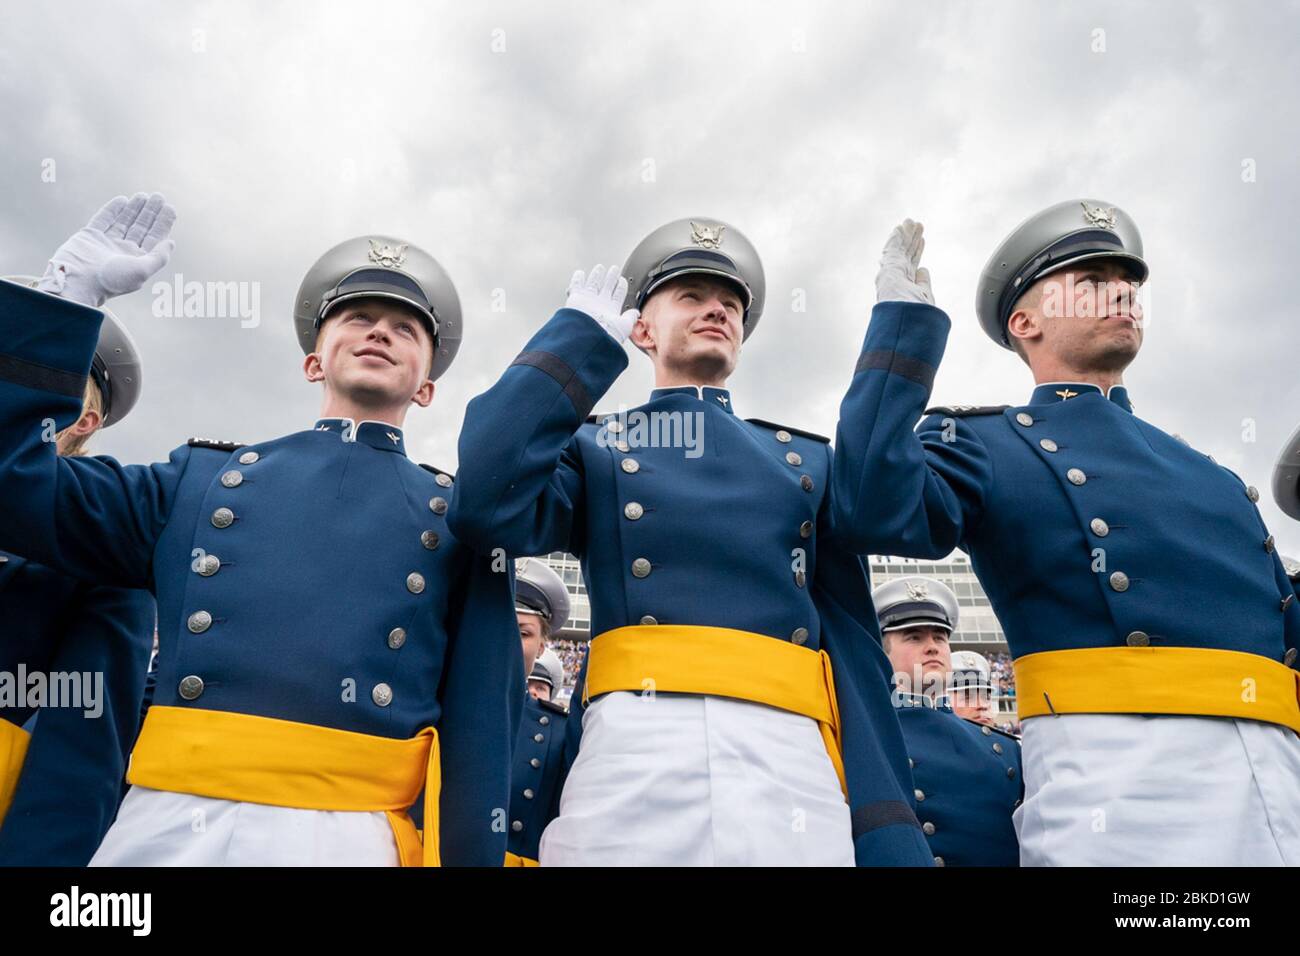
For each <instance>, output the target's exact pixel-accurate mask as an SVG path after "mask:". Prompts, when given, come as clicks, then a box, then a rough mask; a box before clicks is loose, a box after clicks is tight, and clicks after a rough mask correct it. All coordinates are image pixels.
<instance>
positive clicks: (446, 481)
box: [433, 472, 451, 488]
mask: <svg viewBox="0 0 1300 956" xmlns="http://www.w3.org/2000/svg"><path fill="white" fill-rule="evenodd" d="M433 480H434V481H436V482H437V483H438V484H440V485H442V487H444V488H450V487H451V475H444V474H442V473H441V472H439V473H438V474H437V475H435V476H434V479H433Z"/></svg>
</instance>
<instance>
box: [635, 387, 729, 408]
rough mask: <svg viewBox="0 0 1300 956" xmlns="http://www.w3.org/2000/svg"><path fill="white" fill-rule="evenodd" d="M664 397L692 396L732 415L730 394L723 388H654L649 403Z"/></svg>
mask: <svg viewBox="0 0 1300 956" xmlns="http://www.w3.org/2000/svg"><path fill="white" fill-rule="evenodd" d="M665 395H693V396H695V397H696V398H698V399H699V400H700V401H702V402H708V403H709V404H710V405H715V406H717V407H718V408H720V409H722V410H723V411H724V412H726V413H727V414H728V415H734V414H735V412H734V411H732V409H731V392H729V391H728V390H727V389H725V388H714V387H713V386H712V385H674V386H672V387H671V388H656V389H653V390H652V391H651V392H650V401H652V402H653V401H654V400H655V399H656V398H662V397H663V396H665Z"/></svg>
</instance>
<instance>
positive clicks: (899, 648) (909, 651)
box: [887, 624, 952, 694]
mask: <svg viewBox="0 0 1300 956" xmlns="http://www.w3.org/2000/svg"><path fill="white" fill-rule="evenodd" d="M888 642H889V647H888V649H887V653H888V654H889V663H890V665H891V666H892V667H893V669H894V674H895V675H896V676H897V678H898V687H899V689H900V690H903V691H910V692H911V693H916V694H920V693H924V692H926V691H930V690H938V691H942V690H943V688H944V684H945V682H946V681H947V674H948V672H949V671H950V670H952V653H951V651H950V649H949V647H948V632H947V631H945V630H944V629H943V628H941V627H934V626H933V625H928V624H925V625H919V626H917V627H905V628H903V629H902V630H898V631H890V632H889V636H888Z"/></svg>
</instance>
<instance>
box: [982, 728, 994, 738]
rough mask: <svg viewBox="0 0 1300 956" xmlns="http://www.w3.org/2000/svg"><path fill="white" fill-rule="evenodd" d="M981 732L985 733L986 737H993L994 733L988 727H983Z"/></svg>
mask: <svg viewBox="0 0 1300 956" xmlns="http://www.w3.org/2000/svg"><path fill="white" fill-rule="evenodd" d="M980 730H981V731H983V733H984V736H985V737H992V736H993V731H991V730H989V729H988V728H987V727H981V728H980Z"/></svg>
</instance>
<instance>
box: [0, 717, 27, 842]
mask: <svg viewBox="0 0 1300 956" xmlns="http://www.w3.org/2000/svg"><path fill="white" fill-rule="evenodd" d="M30 739H31V734H29V733H27V731H25V730H23V729H22V728H21V727H19V726H18V725H17V724H15V723H11V722H10V721H7V720H4V719H3V718H0V823H4V822H5V814H6V813H8V812H9V804H10V803H12V802H13V799H14V791H15V790H16V789H18V775H19V774H20V773H22V770H23V759H24V758H25V757H26V756H27V743H28V741H29V740H30Z"/></svg>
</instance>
